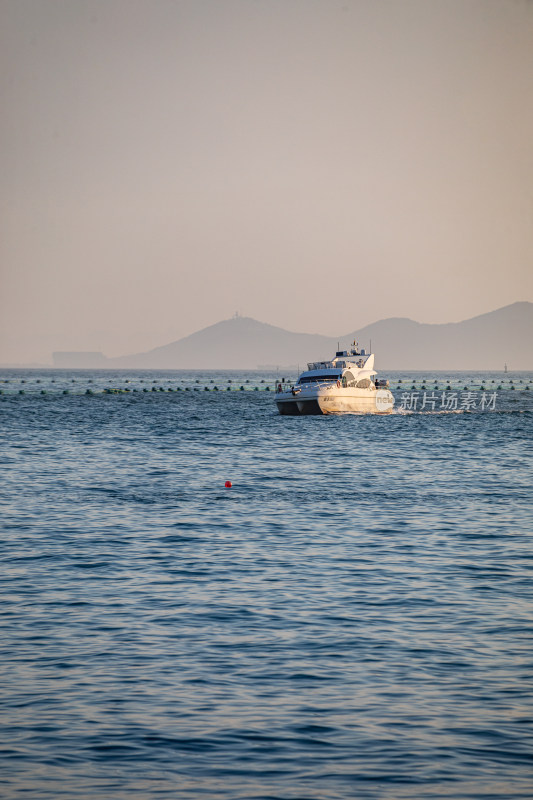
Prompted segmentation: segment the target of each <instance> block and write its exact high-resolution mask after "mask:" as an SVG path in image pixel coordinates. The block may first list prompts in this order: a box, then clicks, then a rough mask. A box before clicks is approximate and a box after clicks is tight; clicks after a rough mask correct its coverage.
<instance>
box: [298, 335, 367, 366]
mask: <svg viewBox="0 0 533 800" xmlns="http://www.w3.org/2000/svg"><path fill="white" fill-rule="evenodd" d="M369 358H370V353H367V352H366V350H364V349H361V350H358V349H357V347H356V346H355V342H354V346H353V347H352V348H350V350H337V352H336V353H335V358H333V359H332V360H331V361H311V362H309V363H308V364H307V369H308V370H309V371H316V370H325V369H336V370H338V369H345V368H346V367H349V366H356V367H357V368H358V369H363V367H364V366H365V363H366V362H367V361H368V359H369Z"/></svg>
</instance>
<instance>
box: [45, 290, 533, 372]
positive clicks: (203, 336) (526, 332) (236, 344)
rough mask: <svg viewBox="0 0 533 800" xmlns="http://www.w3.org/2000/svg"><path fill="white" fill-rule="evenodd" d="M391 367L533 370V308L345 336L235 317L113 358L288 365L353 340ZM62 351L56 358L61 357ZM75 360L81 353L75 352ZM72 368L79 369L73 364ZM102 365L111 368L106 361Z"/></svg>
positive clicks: (121, 364)
mask: <svg viewBox="0 0 533 800" xmlns="http://www.w3.org/2000/svg"><path fill="white" fill-rule="evenodd" d="M354 339H355V340H356V341H358V342H359V344H360V346H361V347H365V348H369V346H370V342H371V343H372V350H373V352H374V353H375V354H376V364H377V367H378V368H379V369H381V370H386V369H415V370H416V369H430V370H442V369H449V370H460V369H468V370H500V369H503V367H504V364H505V363H507V364H508V365H509V369H511V370H512V369H514V370H517V369H533V346H532V345H533V303H529V302H518V303H513V304H512V305H509V306H504V307H503V308H500V309H497V310H496V311H490V312H488V313H486V314H481V315H479V316H477V317H472V318H471V319H467V320H464V321H462V322H449V323H443V324H431V325H429V324H425V323H420V322H415V321H414V320H411V319H408V318H405V317H391V318H389V319H383V320H379V321H378V322H374V323H372V324H370V325H366V326H365V327H364V328H359V329H356V330H354V331H352V332H351V333H348V334H345V335H344V336H339V337H332V336H322V335H320V334H310V333H294V332H291V331H287V330H285V329H284V328H279V327H276V326H274V325H269V324H268V323H264V322H258V321H257V320H255V319H252V318H250V317H233V318H232V319H228V320H223V321H221V322H217V323H215V324H214V325H210V326H208V327H207V328H203V329H202V330H199V331H196V332H195V333H192V334H190V335H189V336H186V337H184V338H183V339H178V340H177V341H175V342H171V343H170V344H166V345H162V346H161V347H156V348H154V349H153V350H149V351H148V352H146V353H136V354H133V355H129V356H122V357H119V358H108V359H105V366H106V367H108V368H115V369H117V368H125V369H257V368H258V367H260V366H264V365H272V366H276V365H277V366H279V367H280V368H283V367H287V366H289V365H296V364H300V365H301V366H302V367H303V366H305V364H306V363H307V361H316V360H319V359H328V358H331V356H332V355H333V353H334V352H335V350H336V349H337V342H340V346H341V348H345V347H347V346H348V345H349V344H350V342H352V341H353V340H354ZM56 355H57V356H61V354H54V357H55V356H56ZM71 355H75V354H71ZM71 366H75V365H74V364H71ZM98 366H99V367H100V368H101V367H102V366H103V364H101V363H99V365H98Z"/></svg>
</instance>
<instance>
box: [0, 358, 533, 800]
mask: <svg viewBox="0 0 533 800" xmlns="http://www.w3.org/2000/svg"><path fill="white" fill-rule="evenodd" d="M0 377H2V379H3V380H5V381H9V383H2V384H0V386H1V388H2V392H3V394H2V395H1V396H0V475H1V487H0V512H1V517H2V550H1V555H2V571H1V575H0V581H1V600H2V603H1V606H0V630H1V648H2V661H1V664H2V666H1V671H2V681H1V683H0V708H1V713H2V734H1V737H0V750H1V752H0V794H1V796H2V797H4V798H23V797H24V798H32V800H52V798H53V799H54V800H55V798H73V800H83V799H84V798H95V797H98V798H109V800H119V798H121V799H122V798H135V800H140V798H150V799H151V798H154V800H155V799H156V798H162V799H163V800H167V799H168V800H169V799H170V798H176V797H179V798H180V800H181V799H183V800H197V799H199V798H206V800H248V799H250V800H251V799H252V798H253V799H254V800H278V799H279V800H296V798H298V800H340V799H341V798H342V800H345V799H346V800H348V798H387V799H388V798H390V799H391V800H393V799H395V798H399V799H400V800H403V799H407V798H412V800H415V799H416V800H420V798H531V796H532V795H533V780H532V774H533V771H532V767H533V765H532V758H531V756H532V743H533V737H532V725H531V722H532V716H533V715H532V703H531V696H532V694H531V688H532V686H531V683H532V681H531V678H532V674H533V648H532V632H533V624H532V618H533V613H532V605H531V599H532V594H533V582H532V576H533V572H532V556H531V531H532V522H533V512H532V491H531V476H532V466H533V464H532V462H533V457H532V455H533V446H532V428H533V413H532V412H533V400H532V399H531V396H533V383H531V382H530V381H531V379H532V378H533V375H531V374H527V375H526V374H521V375H515V376H502V374H501V373H499V374H498V375H484V376H481V375H480V374H478V375H466V374H455V375H439V376H436V377H437V383H438V385H439V387H440V390H442V389H443V388H445V386H446V385H448V383H447V382H448V381H450V384H449V385H450V386H452V388H456V389H458V390H461V391H463V390H464V387H465V386H468V387H469V388H474V389H475V391H476V392H477V393H478V395H476V396H479V395H480V386H481V380H482V379H483V380H485V381H486V386H487V387H488V388H490V389H491V391H492V390H494V389H495V387H496V386H497V385H499V384H501V382H502V380H503V379H505V381H506V383H505V385H504V388H503V389H502V390H501V391H499V392H498V397H497V402H496V407H495V410H494V411H488V412H487V411H485V412H477V411H472V412H468V413H460V412H458V413H440V412H438V411H436V412H435V413H419V411H415V412H414V413H402V412H400V413H394V414H392V415H389V416H372V417H358V416H342V417H303V418H290V417H280V416H278V414H277V413H276V409H275V406H274V403H273V400H272V394H271V393H270V394H269V393H267V392H266V391H264V389H265V388H266V386H267V385H268V384H269V383H272V381H271V380H270V377H272V378H273V376H269V378H268V380H267V383H265V384H262V383H261V380H263V379H264V375H261V374H259V373H257V374H254V375H251V376H250V375H245V374H244V373H243V374H242V375H234V376H232V375H231V374H229V373H228V374H226V375H224V374H221V373H213V374H209V375H207V377H206V375H196V374H193V373H177V372H176V373H164V374H163V373H131V374H128V373H117V374H116V375H110V374H109V373H59V372H55V373H54V372H42V373H37V372H34V371H32V372H21V371H11V372H8V371H4V372H3V373H2V376H0ZM400 377H402V376H400V375H396V376H395V382H394V384H393V388H394V391H395V394H396V396H397V398H398V400H399V398H400V392H401V391H404V390H405V391H406V390H407V388H408V389H409V391H410V390H411V385H412V381H413V380H414V381H415V386H417V387H419V386H421V385H422V384H423V380H424V379H425V382H426V383H427V386H428V390H429V388H431V389H433V386H434V385H436V384H435V383H434V381H435V376H434V375H428V374H425V375H422V374H417V375H414V376H413V374H411V375H409V376H403V378H402V381H403V382H402V384H401V385H400V384H399V383H398V380H399V379H400ZM430 379H431V380H430ZM510 379H513V384H512V385H513V386H515V389H511V384H510V383H509V380H510ZM197 380H198V381H199V383H198V384H197V383H196V381H197ZM228 380H232V383H231V384H229V383H228ZM246 380H249V383H246ZM493 380H494V381H495V383H494V384H492V381H493ZM37 381H39V383H38V382H37ZM210 381H213V383H211V382H210ZM519 381H522V383H520V382H519ZM528 382H529V383H528ZM215 385H216V386H217V388H218V389H219V391H218V392H215V391H214V390H213V389H214V386H215ZM241 385H242V386H243V387H244V390H243V391H240V386H241ZM527 385H529V387H530V389H529V390H527V389H526V388H525V387H526V386H527ZM154 386H155V389H156V391H152V387H154ZM205 386H207V387H208V388H210V389H211V391H209V392H207V391H205V388H204V387H205ZM228 386H229V387H230V389H232V391H226V389H227V388H228ZM110 387H111V388H110ZM117 387H118V388H119V389H120V390H121V393H120V394H117V393H113V394H110V393H105V394H104V393H103V392H104V389H105V388H107V389H108V391H111V389H113V391H114V390H115V389H116V388H117ZM256 387H257V391H256ZM126 388H128V389H130V391H129V392H125V391H124V390H125V389H126ZM162 388H163V389H164V390H165V391H164V392H163V391H161V389H162ZM169 388H170V389H171V390H172V391H170V392H169V391H168V389H169ZM195 388H199V389H200V391H196V392H195V391H194V389H195ZM133 389H135V391H133ZM143 389H148V391H143ZM178 389H179V391H178ZM67 391H68V392H69V393H68V394H63V392H67ZM87 391H91V392H93V394H86V392H87ZM117 391H118V389H117ZM20 392H24V394H20ZM41 392H44V394H41ZM228 479H229V480H231V481H232V482H233V487H232V488H231V489H226V488H224V482H225V481H226V480H228Z"/></svg>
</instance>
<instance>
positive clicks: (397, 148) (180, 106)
mask: <svg viewBox="0 0 533 800" xmlns="http://www.w3.org/2000/svg"><path fill="white" fill-rule="evenodd" d="M0 81H1V83H0V108H1V116H0V137H1V139H0V141H1V152H0V170H1V173H0V177H1V180H0V187H1V188H0V203H1V207H0V264H1V272H2V283H1V304H0V317H1V328H0V337H1V347H0V361H3V362H6V361H27V360H39V361H49V360H50V353H51V351H52V350H58V349H88V350H102V351H104V352H105V353H106V354H107V355H120V354H124V353H130V352H136V351H139V350H146V349H149V348H151V347H154V346H157V345H159V344H166V343H167V342H169V341H172V340H174V339H177V338H180V337H181V336H184V335H187V334H189V333H192V332H193V331H195V330H198V329H200V328H202V327H205V326H206V325H209V324H211V323H214V322H217V321H219V320H220V319H224V318H227V317H230V316H231V315H232V314H233V313H234V312H235V311H236V310H238V311H239V312H240V313H242V314H243V315H246V316H252V317H255V318H257V319H260V320H262V321H264V322H270V323H272V324H275V325H280V326H282V327H285V328H288V329H290V330H298V331H304V332H308V333H324V334H329V335H338V334H343V333H347V332H349V331H350V330H354V329H356V328H359V327H361V326H363V325H365V324H367V323H369V322H373V321H374V320H377V319H380V318H383V317H387V316H409V317H411V318H413V319H416V320H419V321H421V322H447V321H457V320H460V319H464V318H467V317H470V316H473V315H475V314H479V313H483V312H485V311H489V310H492V309H494V308H497V307H499V306H502V305H506V304H508V303H511V302H514V301H516V300H532V299H533V3H532V2H529V0H339V2H336V0H279V1H278V0H143V1H142V2H141V0H0ZM311 356H312V354H310V357H311Z"/></svg>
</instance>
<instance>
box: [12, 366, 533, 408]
mask: <svg viewBox="0 0 533 800" xmlns="http://www.w3.org/2000/svg"><path fill="white" fill-rule="evenodd" d="M485 374H486V373H485ZM280 382H283V383H284V384H288V385H289V386H290V385H292V383H293V382H294V379H293V378H288V377H285V378H281V379H280V378H276V379H274V378H273V377H267V378H260V377H258V376H254V377H251V378H242V377H241V378H238V377H235V376H233V377H230V378H226V377H220V376H217V377H216V378H210V377H206V378H204V379H201V378H197V377H195V376H189V377H186V378H164V379H161V378H160V379H157V378H155V379H154V378H151V377H148V376H145V377H142V378H141V377H139V378H137V377H134V376H131V375H130V377H129V378H123V379H114V378H108V377H107V376H101V377H95V376H94V375H93V377H90V378H89V377H84V376H77V377H75V378H72V377H71V376H70V375H69V376H65V377H59V376H56V377H54V378H50V379H46V378H43V377H42V376H41V377H39V378H37V377H35V378H32V377H31V376H28V374H26V375H25V377H22V376H21V377H20V378H18V377H14V376H10V377H2V376H1V373H0V395H1V396H2V397H3V398H6V397H8V396H10V395H11V396H12V395H20V396H24V397H30V396H44V397H47V398H48V397H53V396H54V395H65V396H80V395H85V396H88V397H92V396H94V397H96V396H104V395H105V396H109V395H130V396H132V395H137V396H139V395H150V396H153V395H160V394H165V395H168V394H169V393H170V394H174V393H180V394H181V393H182V392H186V393H192V392H202V393H205V392H211V393H221V392H232V393H246V392H254V393H256V392H274V391H275V387H276V386H277V385H278V383H280ZM532 384H533V378H529V377H522V378H517V377H515V378H514V379H513V378H508V377H507V375H506V376H505V378H491V377H488V378H482V379H481V378H476V377H472V378H470V377H467V379H466V380H465V377H464V376H463V377H462V378H451V377H442V378H429V377H426V376H424V377H417V376H415V377H409V376H404V377H402V378H393V379H390V389H391V391H392V392H393V393H394V394H395V396H396V400H397V402H398V401H399V399H400V398H401V396H402V395H403V394H405V393H409V394H411V393H413V392H417V393H420V394H421V395H422V394H423V393H424V392H425V393H426V394H433V393H434V394H437V393H442V392H458V393H462V392H503V391H513V392H523V391H525V392H530V390H531V389H532V388H533V386H532Z"/></svg>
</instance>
